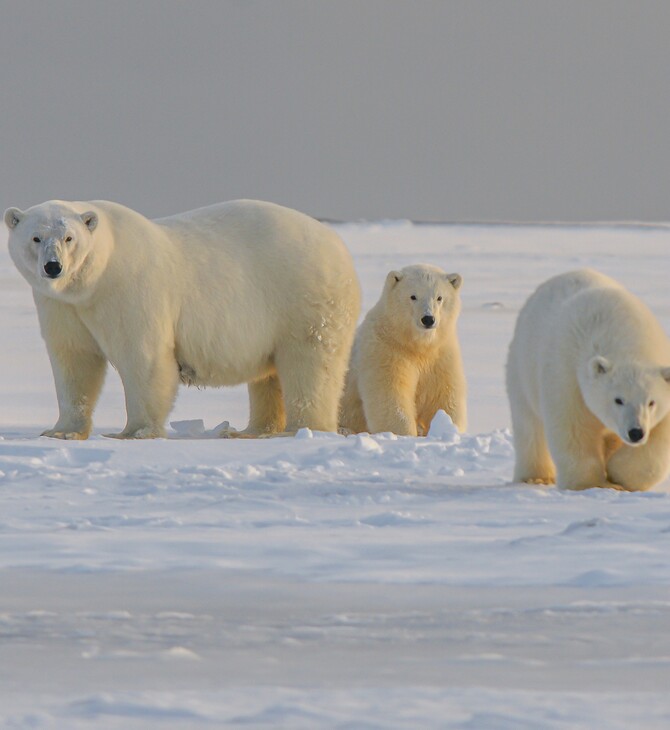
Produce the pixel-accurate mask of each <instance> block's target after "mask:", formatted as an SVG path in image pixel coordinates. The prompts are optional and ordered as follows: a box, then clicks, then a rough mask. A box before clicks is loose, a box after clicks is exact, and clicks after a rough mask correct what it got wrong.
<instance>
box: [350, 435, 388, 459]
mask: <svg viewBox="0 0 670 730" xmlns="http://www.w3.org/2000/svg"><path fill="white" fill-rule="evenodd" d="M356 448H357V449H358V450H359V451H367V452H369V453H372V454H383V453H384V449H382V447H381V446H380V445H379V444H378V443H377V442H376V441H375V440H374V439H373V438H372V436H370V434H369V433H359V434H358V435H357V436H356Z"/></svg>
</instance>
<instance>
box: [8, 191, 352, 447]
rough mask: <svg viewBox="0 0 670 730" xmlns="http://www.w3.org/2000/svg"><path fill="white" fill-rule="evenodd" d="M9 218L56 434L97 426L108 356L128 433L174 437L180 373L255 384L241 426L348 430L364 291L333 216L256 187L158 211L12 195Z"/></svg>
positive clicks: (77, 434) (212, 382) (254, 430)
mask: <svg viewBox="0 0 670 730" xmlns="http://www.w3.org/2000/svg"><path fill="white" fill-rule="evenodd" d="M5 222H6V223H7V225H8V227H9V229H10V237H9V250H10V254H11V256H12V259H13V260H14V263H15V264H16V266H17V267H18V269H19V271H20V272H21V273H22V274H23V276H24V277H25V278H26V279H27V281H28V282H29V283H30V285H31V286H32V287H33V293H34V298H35V303H36V305H37V312H38V315H39V320H40V326H41V330H42V336H43V337H44V339H45V341H46V345H47V349H48V352H49V357H50V359H51V364H52V368H53V373H54V379H55V383H56V391H57V395H58V403H59V407H60V416H59V419H58V422H57V423H56V425H55V426H54V428H53V429H50V430H49V431H46V432H45V433H46V435H48V436H55V437H59V438H86V437H87V436H88V435H89V432H90V429H91V415H92V412H93V408H94V406H95V403H96V400H97V398H98V395H99V392H100V389H101V387H102V382H103V379H104V374H105V368H106V364H107V362H110V363H111V364H112V365H113V366H114V367H115V368H116V369H117V370H118V371H119V374H120V376H121V379H122V381H123V386H124V390H125V395H126V410H127V415H128V420H127V424H126V427H125V428H124V430H123V431H122V433H121V434H118V435H119V436H120V437H124V438H150V437H155V436H161V435H163V433H164V423H165V419H166V418H167V415H168V413H169V411H170V409H171V408H172V404H173V402H174V398H175V394H176V391H177V385H178V383H179V380H180V378H181V380H182V381H183V382H186V383H188V384H195V385H208V386H222V385H235V384H238V383H244V382H246V383H248V384H249V396H250V403H251V409H250V410H251V415H250V422H249V427H248V429H247V431H246V432H243V433H245V434H246V435H260V434H266V433H275V432H280V431H284V430H285V429H286V430H288V431H295V430H296V429H298V428H301V427H303V426H308V427H310V428H313V429H318V430H326V431H333V430H335V429H336V428H337V404H338V400H339V397H340V394H341V391H342V387H343V383H344V374H345V370H346V365H347V360H348V356H349V352H350V348H351V343H352V340H353V336H354V331H355V326H356V320H357V317H358V312H359V309H360V292H359V285H358V281H357V278H356V274H355V271H354V268H353V264H352V261H351V257H350V256H349V253H348V252H347V250H346V248H345V246H344V244H343V243H342V241H341V240H340V238H339V237H338V236H337V235H336V234H335V233H334V232H333V231H332V230H331V229H329V228H327V227H326V226H324V225H322V224H321V223H319V222H317V221H315V220H313V219H312V218H309V217H308V216H305V215H303V214H302V213H298V212H297V211H294V210H290V209H288V208H282V207H280V206H278V205H273V204H271V203H262V202H258V201H249V200H247V201H232V202H229V203H222V204H220V205H213V206H211V207H208V208H201V209H199V210H195V211H191V212H188V213H183V214H181V215H176V216H173V217H170V218H163V219H161V220H155V221H150V220H148V219H146V218H144V217H143V216H142V215H140V214H139V213H136V212H135V211H133V210H130V209H128V208H125V207H123V206H121V205H118V204H116V203H110V202H105V201H95V202H89V203H78V202H62V201H50V202H47V203H44V204H42V205H38V206H35V207H33V208H30V209H29V210H27V211H25V212H22V211H19V210H18V209H16V208H10V209H9V210H8V211H7V212H6V213H5ZM35 237H36V238H38V239H39V243H35V242H34V241H33V238H35ZM67 238H71V239H72V240H71V241H66V239H67ZM49 262H52V263H51V265H52V266H54V263H53V262H58V263H60V264H61V265H62V274H61V275H60V276H59V277H58V278H48V276H47V275H46V273H45V269H44V267H45V265H46V264H48V263H49Z"/></svg>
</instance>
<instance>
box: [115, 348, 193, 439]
mask: <svg viewBox="0 0 670 730" xmlns="http://www.w3.org/2000/svg"><path fill="white" fill-rule="evenodd" d="M119 375H120V376H121V382H122V383H123V389H124V391H125V396H126V413H127V423H126V427H125V428H124V429H123V431H121V433H110V434H105V435H106V436H110V437H112V438H120V439H150V438H162V437H164V436H165V421H166V419H167V417H168V414H169V413H170V410H171V409H172V406H173V404H174V399H175V396H176V394H177V387H178V385H179V368H178V366H177V361H176V360H175V358H174V349H173V348H162V349H161V350H160V351H159V352H158V353H156V354H155V355H154V357H153V358H147V357H144V356H142V355H141V354H140V353H138V352H134V353H132V355H130V356H129V357H128V358H127V360H125V361H124V362H123V363H120V364H119Z"/></svg>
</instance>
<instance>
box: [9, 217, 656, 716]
mask: <svg viewBox="0 0 670 730" xmlns="http://www.w3.org/2000/svg"><path fill="white" fill-rule="evenodd" d="M338 230H339V231H340V233H341V235H342V236H343V237H344V239H345V240H346V242H347V244H348V245H349V247H350V249H351V251H352V252H353V254H354V257H355V261H356V265H357V268H358V271H359V275H360V277H361V281H362V285H363V290H364V310H367V309H368V308H369V307H370V306H371V305H372V304H373V303H374V302H375V301H376V299H377V297H378V295H379V291H380V289H381V285H382V282H383V280H384V276H385V274H386V272H387V271H388V270H390V269H392V268H398V267H401V266H404V265H406V264H409V263H417V262H426V263H435V264H437V265H439V266H442V267H443V268H445V269H448V270H449V271H458V272H460V273H461V274H462V275H463V277H464V285H463V288H462V290H461V291H462V297H463V303H464V306H463V313H462V315H461V320H460V336H461V341H462V344H463V351H464V359H465V366H466V373H467V375H468V381H469V409H470V433H468V434H467V435H463V436H461V437H459V436H458V435H457V434H455V433H454V431H453V429H452V428H450V427H449V424H445V423H444V422H437V423H435V425H434V429H433V432H432V434H431V435H430V436H429V437H428V438H423V439H412V438H396V437H393V436H391V435H388V434H387V435H379V436H372V437H371V436H367V435H360V436H353V437H349V438H344V437H342V436H336V435H326V434H318V433H316V434H311V433H309V432H306V431H305V432H301V433H299V435H298V437H296V438H295V439H274V440H261V441H228V440H221V439H216V438H213V437H212V435H211V430H212V429H214V427H215V426H216V425H217V424H219V423H220V422H222V421H223V420H224V419H225V420H229V421H230V422H231V424H232V425H233V426H235V427H238V428H240V427H243V426H244V425H245V420H246V414H247V404H246V391H245V390H244V389H243V388H235V389H229V390H220V391H217V390H202V391H198V390H195V389H191V390H187V389H183V390H182V391H181V393H180V396H179V399H178V402H177V405H176V407H175V409H174V411H173V413H172V416H171V420H172V421H176V422H183V421H192V423H190V424H184V423H182V424H181V425H178V431H175V432H174V433H173V435H172V437H171V438H169V439H167V440H157V441H150V442H119V441H116V440H113V439H106V438H104V437H102V436H101V435H100V434H101V433H103V432H105V431H108V430H110V429H117V430H118V429H120V428H121V427H122V426H123V424H124V415H125V413H124V405H123V397H122V390H121V386H120V382H119V380H118V378H117V377H116V374H115V373H113V372H111V373H110V375H109V376H108V381H107V385H106V388H105V392H104V394H103V398H102V400H101V403H100V405H99V407H98V410H97V413H96V419H95V425H96V430H95V434H96V435H95V436H93V437H92V438H91V439H90V440H88V441H86V442H75V443H72V442H67V443H66V442H59V441H55V440H50V439H42V438H39V437H38V434H39V433H40V431H41V430H43V429H44V428H46V427H48V426H50V425H52V423H53V422H54V421H55V417H56V402H55V394H54V388H53V384H52V379H51V373H50V369H49V364H48V359H47V356H46V351H45V349H44V345H43V343H42V341H41V339H40V336H39V332H38V326H37V320H36V316H35V313H34V307H33V304H32V299H31V296H30V291H29V287H28V285H27V284H26V283H25V282H24V281H23V280H22V279H21V278H20V276H19V274H18V272H17V271H16V270H15V269H14V267H13V266H12V264H11V262H10V260H9V257H8V255H7V251H6V246H4V245H2V247H1V248H0V335H1V341H2V343H3V347H2V351H1V353H0V368H1V377H0V406H1V410H0V500H1V502H0V586H1V587H2V590H1V592H0V725H1V726H2V727H10V728H42V727H45V728H64V729H68V730H69V729H73V730H76V729H78V728H93V727H95V728H96V729H97V728H119V729H121V728H123V729H124V730H125V729H126V728H179V729H180V730H181V729H182V728H201V727H202V728H209V727H228V726H231V727H236V726H240V727H259V728H262V727H282V728H291V729H293V728H295V729H299V728H411V729H414V728H462V729H466V728H467V729H472V730H478V729H480V728H482V729H487V730H488V729H495V730H507V729H509V730H517V729H519V728H522V729H523V728H570V729H573V728H596V727H599V728H600V727H602V728H608V729H612V728H641V727H644V728H645V729H647V730H648V729H650V728H667V727H668V726H670V697H669V695H668V692H667V687H668V684H669V683H670V590H669V585H670V483H665V484H663V485H660V486H659V487H657V488H656V489H655V490H654V491H652V492H649V493H646V494H627V493H622V492H615V491H610V490H602V491H598V490H591V491H587V492H581V493H566V492H559V491H558V490H556V489H554V488H533V487H529V486H521V485H513V484H510V483H509V480H510V478H511V473H512V463H513V449H512V441H511V437H510V433H509V430H508V427H509V416H508V411H507V402H506V397H505V391H504V384H503V383H504V375H503V366H504V360H505V356H506V349H507V345H508V342H509V340H510V337H511V333H512V329H513V326H514V320H515V317H516V314H517V312H518V310H519V308H520V306H521V304H522V303H523V301H524V300H525V298H526V297H527V296H528V295H529V293H530V292H531V291H532V290H533V289H534V288H535V287H536V286H537V284H539V283H540V282H541V281H542V280H544V279H546V278H547V277H548V276H551V275H553V274H556V273H559V272H561V271H565V270H568V269H571V268H577V267H581V266H592V267H595V268H598V269H600V270H601V271H603V272H605V273H607V274H610V275H612V276H614V277H615V278H617V279H619V280H621V281H622V282H624V283H625V284H626V285H627V286H628V287H629V288H630V289H632V290H633V291H634V292H635V293H637V294H639V295H640V296H642V297H643V298H644V299H645V301H647V302H648V304H649V305H650V306H651V307H652V309H653V310H654V312H655V313H656V314H657V316H658V317H659V318H660V319H661V321H662V322H663V324H664V326H665V327H666V329H667V330H670V286H669V285H668V251H670V228H666V227H663V226H658V227H653V226H631V225H621V226H581V227H561V226H476V225H468V226H433V225H430V226H425V225H411V224H409V223H387V224H361V225H358V224H347V225H340V226H338ZM1 235H2V237H3V239H4V233H3V234H1ZM199 419H201V420H202V423H200V422H199Z"/></svg>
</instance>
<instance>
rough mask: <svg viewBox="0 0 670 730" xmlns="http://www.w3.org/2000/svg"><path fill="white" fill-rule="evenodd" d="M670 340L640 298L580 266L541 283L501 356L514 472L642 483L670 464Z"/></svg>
mask: <svg viewBox="0 0 670 730" xmlns="http://www.w3.org/2000/svg"><path fill="white" fill-rule="evenodd" d="M668 365H670V340H668V337H667V336H666V334H665V332H664V331H663V329H662V328H661V326H660V324H659V323H658V321H657V320H656V318H655V317H654V315H653V314H652V313H651V312H650V311H649V309H647V307H646V306H645V305H644V304H643V303H642V302H641V301H640V300H639V299H637V298H636V297H635V296H633V295H632V294H631V293H630V292H628V291H626V289H625V288H624V287H623V286H621V285H620V284H619V283H617V282H616V281H614V280H613V279H610V278H609V277H607V276H604V275H603V274H600V273H598V272H596V271H591V270H588V269H585V270H581V271H573V272H570V273H566V274H561V275H559V276H556V277H554V278H552V279H549V280H548V281H547V282H545V283H544V284H542V285H541V286H540V287H539V288H538V289H537V290H536V291H535V293H534V294H532V295H531V297H530V298H529V299H528V301H527V302H526V304H525V305H524V307H523V308H522V310H521V312H520V314H519V318H518V321H517V324H516V330H515V332H514V337H513V339H512V343H511V345H510V349H509V356H508V360H507V391H508V395H509V401H510V406H511V411H512V427H513V431H514V446H515V449H516V466H515V470H514V480H515V481H524V482H531V483H551V482H553V481H554V480H555V481H556V483H557V484H558V486H559V487H564V488H569V489H587V488H589V487H615V488H621V489H626V490H631V491H633V490H644V489H649V488H650V487H652V486H653V485H654V484H656V483H658V482H659V481H661V480H662V479H663V478H664V477H665V476H666V474H667V472H668V468H669V466H670V367H668Z"/></svg>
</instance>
